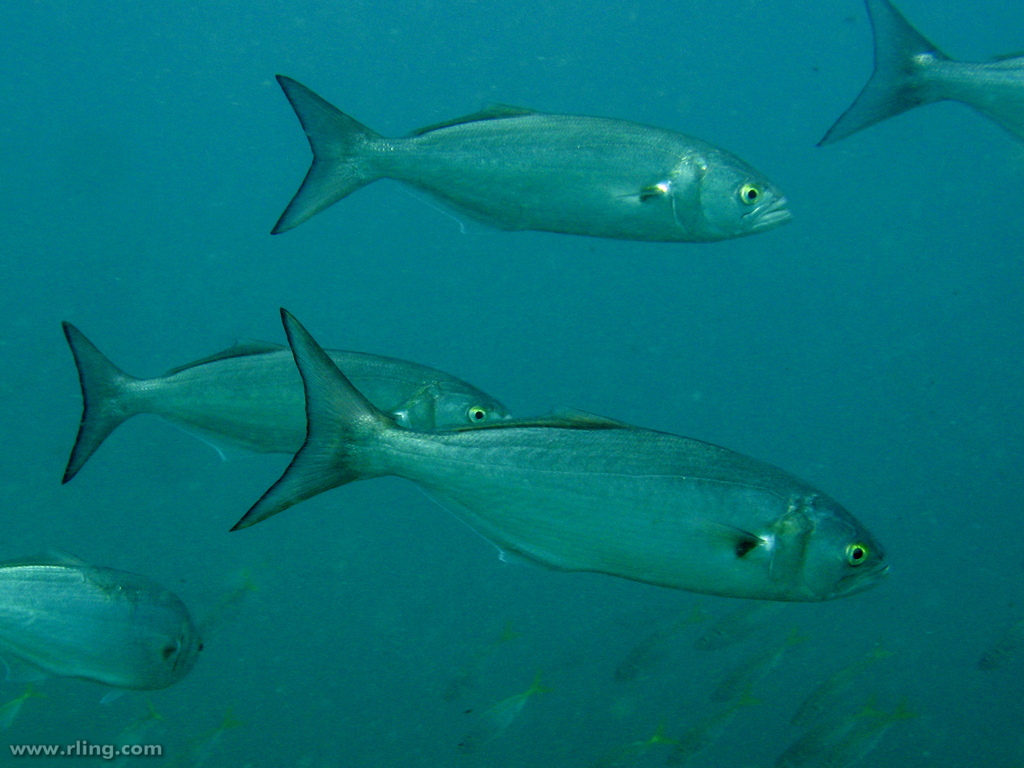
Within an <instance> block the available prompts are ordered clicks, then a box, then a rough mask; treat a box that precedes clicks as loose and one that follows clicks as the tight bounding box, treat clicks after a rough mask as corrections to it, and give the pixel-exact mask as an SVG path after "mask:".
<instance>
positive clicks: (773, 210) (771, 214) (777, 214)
mask: <svg viewBox="0 0 1024 768" xmlns="http://www.w3.org/2000/svg"><path fill="white" fill-rule="evenodd" d="M746 217H750V218H752V220H753V225H752V226H751V231H753V232H760V231H762V230H765V229H772V228H773V227H778V226H780V225H782V224H785V223H786V222H787V221H789V220H790V219H792V218H793V212H792V211H790V210H789V200H787V199H786V196H785V195H779V196H778V197H777V198H775V199H774V200H772V201H771V202H769V203H766V204H765V205H763V206H761V207H760V208H757V209H756V210H753V211H751V212H750V213H748V214H747V215H746Z"/></svg>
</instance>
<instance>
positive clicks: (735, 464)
mask: <svg viewBox="0 0 1024 768" xmlns="http://www.w3.org/2000/svg"><path fill="white" fill-rule="evenodd" d="M282 315H283V318H284V322H285V329H286V331H287V333H288V336H289V340H290V342H291V345H292V350H293V351H294V353H295V359H296V362H297V364H298V367H299V370H300V372H301V373H302V377H303V382H304V384H305V387H306V398H307V405H306V409H307V415H308V418H309V422H310V425H309V434H310V437H309V439H307V441H306V443H305V444H304V445H303V447H302V450H300V451H299V452H298V453H297V454H296V456H295V458H294V459H293V460H292V463H291V465H290V466H289V467H288V469H287V470H286V471H285V474H284V475H283V476H282V478H281V479H280V480H279V481H278V482H277V484H276V485H274V486H273V487H272V488H271V489H270V490H269V491H267V493H266V494H264V496H263V498H262V499H260V501H259V502H257V503H256V505H254V506H253V508H252V509H250V510H249V512H248V513H246V515H245V516H244V517H243V518H242V519H241V520H240V521H239V522H238V523H237V524H236V525H235V529H238V528H244V527H246V526H249V525H253V524H254V523H257V522H259V521H261V520H265V519H266V518H268V517H270V516H271V515H274V514H277V513H278V512H281V511H282V510H284V509H286V508H288V507H289V506H291V505H292V504H295V503H297V502H299V501H302V500H303V499H308V498H310V497H312V496H315V495H316V494H318V493H320V492H322V491H325V490H327V489H329V488H334V487H336V486H338V485H343V484H344V483H348V482H352V481H353V480H359V479H365V478H371V477H380V476H384V475H397V476H399V477H405V478H406V479H409V480H412V481H414V482H417V483H419V484H420V485H421V486H422V487H423V488H424V489H425V490H427V491H428V492H429V493H431V494H432V495H433V496H434V497H435V498H437V499H438V500H439V501H440V502H441V503H442V504H443V505H444V506H445V507H447V508H448V509H449V510H451V511H452V512H454V513H455V514H456V515H457V516H458V517H460V518H461V519H462V520H463V521H464V522H466V523H467V524H468V525H469V526H470V527H472V528H474V529H475V530H476V531H477V532H479V533H480V534H481V535H482V536H483V537H484V538H486V539H488V540H489V541H491V542H492V543H494V544H495V545H497V546H498V547H499V549H501V550H502V551H504V552H506V553H510V554H512V555H518V556H521V557H524V558H526V559H530V560H533V561H536V562H538V563H540V564H543V565H546V566H548V567H551V568H555V569H559V570H566V571H595V572H599V573H607V574H611V575H614V576H620V577H623V578H628V579H633V580H636V581H641V582H646V583H649V584H658V585H661V586H666V587H673V588H676V589H685V590H691V591H694V592H706V593H709V594H716V595H725V596H732V597H749V598H759V599H765V600H800V601H815V600H827V599H831V598H835V597H842V596H845V595H849V594H852V593H854V592H860V591H862V590H864V589H867V588H868V587H870V586H873V585H874V584H876V583H877V582H878V581H879V579H880V578H881V577H882V575H883V574H884V573H885V571H886V568H887V566H886V565H885V562H884V553H883V550H882V547H881V546H880V545H879V544H878V543H877V542H876V541H875V540H874V538H873V537H872V536H871V535H870V534H869V533H868V532H867V531H866V530H865V529H864V528H863V527H862V526H861V525H860V524H859V523H858V522H857V521H856V520H855V519H854V518H853V516H852V515H850V513H849V512H847V511H846V510H845V509H843V508H842V507H841V506H840V505H839V504H838V503H836V502H835V501H833V500H832V499H830V498H829V497H828V496H825V495H824V494H822V493H821V492H820V491H817V490H815V489H813V488H811V487H810V486H808V485H807V484H805V483H803V482H802V481H800V480H798V479H796V478H795V477H793V476H792V475H789V474H787V473H785V472H783V471H782V470H780V469H777V468H775V467H772V466H770V465H768V464H764V463H762V462H759V461H755V460H754V459H750V458H747V457H746V456H742V455H740V454H738V453H734V452H732V451H729V450H726V449H724V448H719V447H717V446H714V445H710V444H708V443H703V442H700V441H699V440H693V439H690V438H686V437H679V436H677V435H670V434H666V433H663V432H655V431H653V430H649V429H641V428H638V427H631V426H628V425H626V424H623V423H621V422H616V421H612V420H611V419H602V418H600V417H593V416H581V415H575V416H561V417H559V416H552V417H548V418H547V419H536V420H531V421H519V422H506V423H504V424H495V425H493V426H484V427H477V428H470V429H464V430H463V429H457V430H451V431H445V432H417V431H413V430H408V429H401V428H399V427H397V426H395V424H394V422H393V421H391V419H389V418H388V417H387V416H385V415H384V414H382V413H381V412H380V411H379V410H377V409H376V408H374V407H373V404H372V403H370V402H369V401H367V400H366V398H364V397H363V396H362V395H360V394H359V392H358V391H357V390H356V389H355V388H354V387H353V386H352V385H351V383H349V381H348V380H347V379H346V378H345V376H344V375H343V374H342V373H341V371H339V370H338V368H337V366H335V365H334V363H333V362H332V361H331V359H330V358H329V357H328V356H327V353H326V352H324V351H323V350H322V349H321V348H320V347H319V346H318V345H317V343H316V342H315V341H314V340H313V338H312V337H311V336H310V335H309V334H308V333H307V332H306V330H305V329H304V328H302V326H301V325H300V324H299V323H298V321H296V320H295V318H293V317H292V316H291V315H290V314H288V313H287V312H284V311H283V310H282Z"/></svg>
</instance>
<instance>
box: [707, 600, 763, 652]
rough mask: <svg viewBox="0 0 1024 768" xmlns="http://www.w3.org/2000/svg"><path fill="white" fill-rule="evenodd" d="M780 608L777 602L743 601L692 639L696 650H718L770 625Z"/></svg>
mask: <svg viewBox="0 0 1024 768" xmlns="http://www.w3.org/2000/svg"><path fill="white" fill-rule="evenodd" d="M781 608H782V606H781V605H779V604H778V603H744V604H743V605H739V606H737V607H736V608H734V609H732V610H731V611H729V613H727V614H725V615H724V616H722V617H720V618H719V619H716V620H715V621H714V622H713V623H712V624H711V626H710V627H708V628H707V629H706V630H704V631H703V632H702V633H701V634H700V636H699V637H698V638H697V639H696V641H694V643H693V647H694V648H696V649H697V650H698V651H720V650H722V649H723V648H728V647H729V646H730V645H735V644H736V643H739V642H742V641H743V640H746V639H747V638H748V637H750V636H751V635H754V634H755V633H758V632H760V631H761V630H763V629H766V628H767V627H768V626H770V623H771V622H772V621H773V620H774V619H775V615H776V614H777V613H778V612H779V610H780V609H781Z"/></svg>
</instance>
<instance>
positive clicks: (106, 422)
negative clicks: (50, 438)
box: [62, 322, 141, 483]
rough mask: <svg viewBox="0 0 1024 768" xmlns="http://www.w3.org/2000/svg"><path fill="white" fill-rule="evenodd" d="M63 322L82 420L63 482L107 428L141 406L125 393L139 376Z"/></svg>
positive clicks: (83, 464)
mask: <svg viewBox="0 0 1024 768" xmlns="http://www.w3.org/2000/svg"><path fill="white" fill-rule="evenodd" d="M63 326H64V336H65V338H67V340H68V346H69V347H71V354H72V355H74V358H75V365H76V366H78V381H79V384H81V387H82V421H81V423H80V424H79V425H78V436H77V437H76V438H75V445H74V447H73V448H72V449H71V457H70V458H69V459H68V466H67V468H66V469H65V470H64V479H63V481H62V482H65V483H66V482H68V481H69V480H71V478H73V477H74V476H75V475H76V474H78V471H79V470H80V469H81V468H82V467H83V466H85V462H87V461H88V460H89V457H90V456H92V455H93V453H95V452H96V449H97V448H99V447H100V445H102V444H103V441H104V440H106V439H107V436H108V435H109V434H110V433H111V432H113V431H114V430H115V429H117V427H118V426H119V425H120V424H121V423H122V422H123V421H125V420H127V419H130V418H131V417H132V416H134V415H136V414H137V413H141V409H140V408H137V407H135V406H134V405H133V400H132V398H130V397H128V393H129V391H130V388H131V385H132V384H134V383H135V382H137V381H139V380H138V379H136V378H135V377H134V376H129V375H128V374H127V373H125V372H124V371H122V370H121V369H120V368H118V367H117V366H116V365H114V364H113V363H112V362H110V360H109V359H107V356H106V355H104V354H103V353H102V352H100V351H99V349H97V348H96V345H95V344H93V343H92V342H91V341H89V339H87V338H86V336H85V334H84V333H82V332H81V331H80V330H78V329H77V328H75V326H73V325H72V324H71V323H68V322H65V323H63Z"/></svg>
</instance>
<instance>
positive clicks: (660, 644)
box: [614, 606, 707, 683]
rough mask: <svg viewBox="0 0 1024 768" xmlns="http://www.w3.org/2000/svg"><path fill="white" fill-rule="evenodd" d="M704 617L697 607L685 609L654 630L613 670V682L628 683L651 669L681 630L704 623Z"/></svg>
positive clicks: (665, 652)
mask: <svg viewBox="0 0 1024 768" xmlns="http://www.w3.org/2000/svg"><path fill="white" fill-rule="evenodd" d="M706 617H707V614H705V613H704V611H703V609H701V608H700V607H699V606H694V607H692V608H689V609H687V610H686V612H685V613H684V615H682V616H680V617H679V618H678V619H676V620H675V621H672V622H670V623H668V624H666V625H665V626H663V627H659V628H658V629H656V630H654V632H652V633H651V634H649V635H648V636H647V637H645V638H644V639H643V640H641V641H640V642H639V643H637V644H636V645H635V646H633V648H632V649H631V650H630V652H629V653H628V654H627V655H626V658H624V659H623V660H622V662H621V663H620V664H619V666H617V667H616V668H615V673H614V677H615V682H617V683H625V682H629V681H630V680H633V679H634V678H635V677H637V675H639V674H640V673H641V672H644V671H646V670H648V669H650V668H651V667H653V666H654V665H655V664H657V663H658V662H659V661H661V660H662V659H663V658H664V657H665V656H666V654H667V653H668V651H669V645H670V642H671V641H672V640H673V639H674V638H676V637H677V636H678V635H679V633H680V632H681V631H682V630H683V629H685V628H686V627H688V626H691V625H693V624H696V623H697V622H700V621H704V619H705V618H706Z"/></svg>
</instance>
